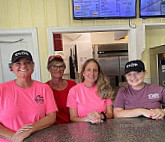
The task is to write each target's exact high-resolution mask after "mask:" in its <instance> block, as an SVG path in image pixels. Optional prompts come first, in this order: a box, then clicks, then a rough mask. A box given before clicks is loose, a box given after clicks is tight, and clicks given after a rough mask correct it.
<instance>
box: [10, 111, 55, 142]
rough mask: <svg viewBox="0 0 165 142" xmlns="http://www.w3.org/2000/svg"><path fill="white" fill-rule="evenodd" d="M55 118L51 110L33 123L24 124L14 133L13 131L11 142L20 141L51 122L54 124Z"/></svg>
mask: <svg viewBox="0 0 165 142" xmlns="http://www.w3.org/2000/svg"><path fill="white" fill-rule="evenodd" d="M55 120H56V113H55V112H52V113H49V114H46V116H45V117H43V118H42V119H40V120H38V121H36V122H35V123H33V124H26V125H24V126H23V127H22V128H20V129H19V130H18V131H17V132H16V133H13V135H12V142H22V141H23V140H24V139H25V138H27V137H28V136H29V135H30V134H32V133H34V132H36V131H39V130H42V129H44V128H47V127H49V126H51V125H52V124H54V122H55Z"/></svg>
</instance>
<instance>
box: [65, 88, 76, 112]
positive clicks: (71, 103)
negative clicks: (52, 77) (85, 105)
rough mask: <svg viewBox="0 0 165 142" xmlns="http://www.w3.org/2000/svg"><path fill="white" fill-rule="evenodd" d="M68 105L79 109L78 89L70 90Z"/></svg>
mask: <svg viewBox="0 0 165 142" xmlns="http://www.w3.org/2000/svg"><path fill="white" fill-rule="evenodd" d="M67 107H69V108H76V109H77V101H76V91H75V89H74V88H71V89H70V91H69V94H68V98H67Z"/></svg>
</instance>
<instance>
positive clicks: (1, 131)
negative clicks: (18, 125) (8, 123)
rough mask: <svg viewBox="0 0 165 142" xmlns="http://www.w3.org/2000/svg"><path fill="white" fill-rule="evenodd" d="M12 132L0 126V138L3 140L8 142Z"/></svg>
mask: <svg viewBox="0 0 165 142" xmlns="http://www.w3.org/2000/svg"><path fill="white" fill-rule="evenodd" d="M14 133H15V132H14V131H11V130H9V129H7V128H6V127H5V126H3V125H2V124H0V138H2V139H5V140H10V138H11V136H12V135H13V134H14Z"/></svg>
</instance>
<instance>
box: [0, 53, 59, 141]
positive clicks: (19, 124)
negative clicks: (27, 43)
mask: <svg viewBox="0 0 165 142" xmlns="http://www.w3.org/2000/svg"><path fill="white" fill-rule="evenodd" d="M9 67H10V69H11V71H13V73H14V74H15V75H16V79H14V80H12V81H8V82H5V83H2V84H0V141H5V140H9V141H12V142H22V141H23V140H24V139H25V138H27V137H28V136H29V135H30V134H31V133H33V132H35V131H38V130H41V129H43V128H46V127H48V126H50V125H52V124H53V123H54V122H55V119H56V111H57V110H58V109H57V106H56V104H55V101H54V97H53V93H52V90H51V89H50V87H49V86H48V85H46V84H44V83H41V82H38V81H35V80H33V79H32V78H31V75H32V73H33V71H34V62H33V58H32V55H31V53H30V52H28V51H26V50H19V51H16V52H14V53H13V55H12V58H11V63H10V64H9Z"/></svg>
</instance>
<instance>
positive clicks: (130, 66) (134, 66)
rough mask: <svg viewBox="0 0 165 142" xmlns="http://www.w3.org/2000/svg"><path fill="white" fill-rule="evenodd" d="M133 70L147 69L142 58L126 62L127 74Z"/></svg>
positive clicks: (125, 70)
mask: <svg viewBox="0 0 165 142" xmlns="http://www.w3.org/2000/svg"><path fill="white" fill-rule="evenodd" d="M131 71H137V72H141V71H145V66H144V63H143V62H142V61H141V60H132V61H129V62H127V63H126V65H125V69H124V72H125V74H127V73H129V72H131Z"/></svg>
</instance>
